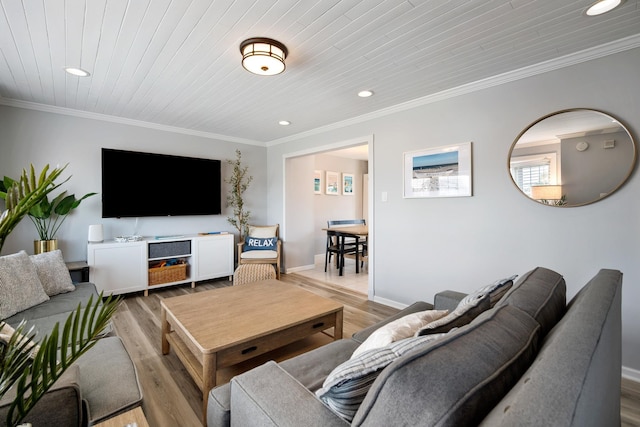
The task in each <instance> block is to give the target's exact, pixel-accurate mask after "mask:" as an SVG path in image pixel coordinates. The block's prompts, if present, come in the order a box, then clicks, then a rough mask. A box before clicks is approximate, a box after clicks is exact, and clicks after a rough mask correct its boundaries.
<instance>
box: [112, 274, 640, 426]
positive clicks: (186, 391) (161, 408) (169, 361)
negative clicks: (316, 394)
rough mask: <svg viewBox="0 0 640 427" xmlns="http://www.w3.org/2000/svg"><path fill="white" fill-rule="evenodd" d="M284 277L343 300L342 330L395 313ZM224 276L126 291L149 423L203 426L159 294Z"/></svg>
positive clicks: (306, 343)
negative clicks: (163, 342)
mask: <svg viewBox="0 0 640 427" xmlns="http://www.w3.org/2000/svg"><path fill="white" fill-rule="evenodd" d="M282 280H283V281H285V282H288V283H292V284H296V285H298V286H300V287H302V288H304V289H307V290H309V291H311V292H314V293H317V294H319V295H321V296H324V297H327V298H331V299H334V300H336V301H339V302H340V303H342V304H343V305H344V336H345V337H350V336H351V335H352V334H353V333H354V332H356V331H358V330H360V329H362V328H364V327H367V326H369V325H371V324H373V323H375V322H377V321H379V320H382V319H384V318H385V317H387V316H389V315H391V314H393V313H396V312H397V309H395V308H392V307H388V306H385V305H382V304H378V303H375V302H372V301H368V300H367V299H366V296H364V295H362V294H361V293H359V292H356V291H353V290H350V289H347V288H342V287H340V286H336V285H333V284H330V283H326V282H322V281H319V280H316V279H313V278H309V277H304V276H302V275H299V274H283V275H282ZM230 285H231V282H228V281H227V280H217V281H212V282H208V283H201V284H198V286H197V287H196V288H195V289H191V288H190V287H189V286H188V285H183V286H176V287H170V288H163V289H158V290H152V291H151V292H149V296H147V297H145V296H143V295H142V293H140V294H130V295H127V296H126V297H125V298H124V300H123V302H122V304H121V305H120V307H119V309H118V311H117V313H116V314H115V316H114V318H113V323H114V326H115V329H116V331H117V333H118V335H119V336H120V337H121V338H122V340H123V341H124V344H125V346H126V347H127V350H128V351H129V354H130V355H131V358H132V359H133V361H134V363H135V365H136V368H137V370H138V376H139V381H140V385H141V387H142V390H143V395H144V399H143V410H144V413H145V415H146V417H147V420H148V421H149V425H150V426H151V427H156V426H157V427H165V426H166V427H174V426H181V427H190V426H195V427H199V426H202V422H201V419H200V415H201V412H202V394H201V392H200V389H199V388H198V387H197V386H196V385H195V383H194V382H193V381H192V380H191V377H190V376H189V374H188V373H187V371H186V370H185V368H184V367H183V366H182V363H181V362H180V360H178V358H177V356H176V355H175V353H174V352H173V351H172V352H170V354H168V355H166V356H163V355H162V350H161V348H160V334H161V329H160V328H161V326H160V301H161V300H162V299H163V298H169V297H172V296H178V295H184V294H188V293H193V292H204V291H207V290H210V289H215V288H219V287H224V286H230ZM330 341H331V338H329V337H327V336H326V335H323V334H316V336H313V337H310V338H307V339H305V340H301V341H299V342H297V343H294V344H291V345H289V346H287V347H284V348H283V349H280V350H277V351H274V352H272V353H269V354H266V355H263V356H261V357H257V358H255V359H254V360H252V361H250V362H249V363H243V364H241V365H238V366H234V367H232V368H228V369H224V370H221V371H219V372H218V377H217V381H218V384H222V383H224V382H228V381H229V380H230V379H231V378H232V377H233V376H234V375H237V374H239V373H241V372H244V371H246V370H249V369H251V368H252V367H254V366H258V365H260V364H262V363H264V362H266V361H267V360H270V359H273V360H276V361H279V360H284V359H287V358H289V357H293V356H295V355H297V354H300V353H304V352H306V351H309V350H311V349H313V348H316V347H319V346H321V345H324V344H326V343H328V342H330ZM621 414H622V420H623V421H622V426H623V427H630V426H639V427H640V384H639V383H635V382H633V381H629V380H625V379H623V381H622V401H621Z"/></svg>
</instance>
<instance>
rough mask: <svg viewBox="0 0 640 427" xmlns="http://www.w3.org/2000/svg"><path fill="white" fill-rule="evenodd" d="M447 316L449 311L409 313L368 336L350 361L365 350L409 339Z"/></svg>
mask: <svg viewBox="0 0 640 427" xmlns="http://www.w3.org/2000/svg"><path fill="white" fill-rule="evenodd" d="M447 314H449V310H426V311H419V312H417V313H411V314H408V315H406V316H404V317H401V318H400V319H397V320H394V321H393V322H389V323H387V324H386V325H384V326H381V327H380V328H379V329H376V330H375V331H374V332H373V333H372V334H371V335H369V338H367V339H366V340H365V341H364V342H363V343H362V344H360V346H359V347H358V348H356V350H355V351H354V352H353V355H352V356H351V359H353V358H354V357H356V356H358V355H360V354H361V353H363V352H365V351H367V350H371V349H374V348H380V347H384V346H386V345H389V344H391V343H392V342H395V341H399V340H401V339H404V338H409V337H411V336H413V335H414V334H415V333H416V331H417V330H418V329H420V328H421V327H423V326H425V325H426V324H428V323H431V322H433V321H434V320H438V319H440V318H442V317H444V316H446V315H447Z"/></svg>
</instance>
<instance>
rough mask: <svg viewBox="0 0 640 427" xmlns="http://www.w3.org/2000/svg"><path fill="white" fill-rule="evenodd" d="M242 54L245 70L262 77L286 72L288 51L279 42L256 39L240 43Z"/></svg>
mask: <svg viewBox="0 0 640 427" xmlns="http://www.w3.org/2000/svg"><path fill="white" fill-rule="evenodd" d="M240 53H241V54H242V66H243V67H244V69H245V70H247V71H249V72H250V73H253V74H258V75H260V76H273V75H274V74H280V73H281V72H283V71H284V68H285V65H284V60H285V58H286V57H287V54H288V51H287V48H286V46H285V45H283V44H282V43H280V42H278V41H275V40H272V39H266V38H261V37H255V38H252V39H247V40H245V41H243V42H242V43H240Z"/></svg>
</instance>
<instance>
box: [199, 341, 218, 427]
mask: <svg viewBox="0 0 640 427" xmlns="http://www.w3.org/2000/svg"><path fill="white" fill-rule="evenodd" d="M203 356H204V357H203V360H202V423H203V424H204V425H207V402H209V391H211V389H212V388H214V387H215V386H216V374H217V368H216V365H217V364H218V360H217V355H216V353H209V354H204V355H203Z"/></svg>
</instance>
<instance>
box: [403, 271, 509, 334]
mask: <svg viewBox="0 0 640 427" xmlns="http://www.w3.org/2000/svg"><path fill="white" fill-rule="evenodd" d="M516 277H518V275H514V276H510V277H507V278H505V279H501V280H497V281H495V282H493V283H492V284H490V285H486V286H483V287H481V288H480V289H478V290H476V291H475V292H472V293H470V294H469V295H467V296H466V297H464V298H463V299H462V300H461V301H460V302H459V303H458V306H457V307H456V309H455V310H454V311H452V312H451V313H449V314H448V315H447V316H445V317H443V318H441V319H438V320H436V321H435V322H431V323H429V324H428V325H426V326H425V327H423V328H422V329H420V330H419V331H418V332H417V333H416V335H417V336H419V335H428V334H436V333H441V332H449V331H450V330H451V329H452V328H459V327H460V326H464V325H466V324H468V323H469V322H471V321H472V320H473V319H475V318H476V317H478V315H480V314H481V313H482V312H484V311H485V310H488V309H490V308H491V307H493V306H494V305H495V304H496V303H497V302H498V301H500V299H501V298H502V297H503V296H504V295H505V294H506V293H507V291H508V290H509V289H510V288H511V287H512V286H513V280H514V279H515V278H516Z"/></svg>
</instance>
